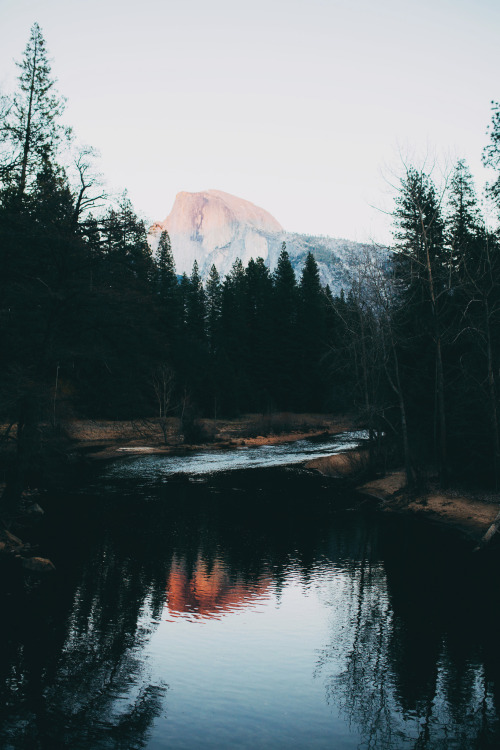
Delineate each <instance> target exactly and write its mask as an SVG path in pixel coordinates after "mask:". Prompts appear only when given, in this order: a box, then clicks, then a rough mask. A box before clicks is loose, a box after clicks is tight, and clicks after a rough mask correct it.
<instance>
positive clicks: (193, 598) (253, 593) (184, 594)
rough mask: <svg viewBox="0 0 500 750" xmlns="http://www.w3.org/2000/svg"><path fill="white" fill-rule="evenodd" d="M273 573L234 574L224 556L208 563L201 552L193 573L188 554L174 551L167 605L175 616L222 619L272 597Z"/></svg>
mask: <svg viewBox="0 0 500 750" xmlns="http://www.w3.org/2000/svg"><path fill="white" fill-rule="evenodd" d="M271 584H272V579H271V577H270V576H269V577H266V576H261V577H259V578H258V579H257V580H255V581H247V580H245V579H244V578H243V576H240V575H238V574H236V575H235V574H234V573H233V574H231V572H230V571H229V570H228V568H227V565H226V564H225V563H224V562H223V560H222V559H221V558H220V557H215V558H214V559H213V560H211V561H210V563H208V562H207V561H206V560H205V559H203V557H202V556H201V555H199V556H198V559H197V561H196V564H195V567H194V570H193V571H192V572H191V573H189V572H188V566H187V565H186V560H185V558H178V557H177V555H174V556H173V558H172V563H171V565H170V574H169V577H168V584H167V602H166V603H167V607H168V610H169V612H170V614H172V615H173V616H179V615H180V616H183V615H188V616H193V617H203V618H206V619H212V620H213V619H220V618H221V617H222V616H223V615H225V614H228V613H229V612H234V611H235V610H237V609H241V608H244V607H249V606H255V605H256V604H258V603H259V602H264V601H266V600H268V599H269V598H270V591H269V589H270V587H271Z"/></svg>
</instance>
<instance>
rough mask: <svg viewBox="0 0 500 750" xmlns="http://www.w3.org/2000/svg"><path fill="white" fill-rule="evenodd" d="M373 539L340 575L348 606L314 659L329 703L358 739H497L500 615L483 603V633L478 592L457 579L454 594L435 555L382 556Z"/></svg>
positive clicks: (446, 742)
mask: <svg viewBox="0 0 500 750" xmlns="http://www.w3.org/2000/svg"><path fill="white" fill-rule="evenodd" d="M373 541H374V540H373V538H370V537H369V536H368V537H367V538H366V540H365V550H364V554H363V555H361V557H360V563H359V566H358V567H357V568H356V569H355V570H353V571H351V573H350V575H349V576H348V577H347V578H345V579H343V586H344V587H345V588H347V589H348V591H347V592H346V591H343V592H342V593H341V595H342V597H343V600H344V602H348V604H347V608H346V610H345V613H344V617H343V619H342V620H341V621H339V620H338V618H337V620H336V622H335V625H334V632H333V634H332V640H331V643H330V644H328V646H327V647H326V648H325V649H324V650H323V652H322V653H321V655H320V658H319V660H318V664H317V670H316V676H317V677H319V676H320V675H322V676H323V678H324V679H325V687H326V699H327V702H328V703H329V704H331V705H332V706H333V707H336V708H337V709H338V710H339V712H340V714H341V715H343V717H344V718H346V719H347V720H348V722H349V724H350V725H351V727H352V728H353V729H356V730H357V731H359V733H360V735H361V738H362V739H361V743H360V748H370V749H372V748H373V749H374V750H375V749H376V750H390V749H391V748H394V749H395V750H398V749H400V748H401V749H402V748H414V749H415V750H417V748H418V749H420V750H423V749H424V748H427V749H428V750H434V748H440V749H441V748H442V749H443V750H446V749H447V748H450V750H451V748H454V750H455V749H456V750H459V749H460V750H471V749H472V748H497V747H498V746H499V741H500V732H499V721H498V713H497V707H496V705H495V699H496V693H497V691H498V683H499V676H500V675H499V671H498V659H497V658H496V655H495V651H494V650H493V646H494V643H493V640H492V638H491V635H492V634H493V632H497V628H498V617H496V618H495V613H494V612H491V611H490V612H489V617H490V619H489V621H488V626H487V629H488V630H490V633H489V634H486V637H485V632H484V620H483V619H482V618H483V617H484V616H485V615H486V613H485V612H484V611H483V612H482V611H481V606H480V603H479V601H478V600H479V597H478V596H477V592H476V596H473V598H472V600H471V598H470V595H471V594H472V592H471V591H470V590H469V591H467V592H464V590H463V588H461V598H460V599H458V598H457V594H458V590H455V589H454V587H453V585H452V584H451V583H450V581H451V579H450V578H448V576H447V575H446V574H443V575H440V574H439V572H438V573H436V570H438V571H439V568H438V569H436V568H435V564H440V561H437V560H431V561H428V562H427V563H426V562H425V561H423V560H422V555H421V554H420V556H419V557H418V558H417V563H416V564H415V561H413V565H412V564H411V562H410V561H409V557H408V559H407V560H406V563H408V564H405V560H404V557H403V558H401V557H397V558H396V557H395V558H394V559H393V560H392V561H391V560H390V559H389V562H386V564H385V565H382V564H381V563H380V562H377V559H376V557H375V558H374V557H372V556H371V554H370V547H371V543H372V542H373ZM458 580H460V578H459V579H458ZM453 581H457V576H456V571H455V572H454V574H453ZM459 588H460V587H459ZM464 594H465V597H464ZM339 595H340V594H339ZM471 607H472V609H471ZM483 609H484V608H483ZM478 618H479V619H478ZM492 618H493V619H492ZM481 623H483V625H481ZM490 649H491V651H490Z"/></svg>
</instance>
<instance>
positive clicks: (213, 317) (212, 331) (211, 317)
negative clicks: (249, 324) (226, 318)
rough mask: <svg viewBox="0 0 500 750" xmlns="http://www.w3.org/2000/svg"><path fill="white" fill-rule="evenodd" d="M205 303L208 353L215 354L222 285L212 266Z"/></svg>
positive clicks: (217, 273)
mask: <svg viewBox="0 0 500 750" xmlns="http://www.w3.org/2000/svg"><path fill="white" fill-rule="evenodd" d="M205 287H206V302H207V333H208V341H209V346H210V351H211V352H212V354H215V351H216V349H217V344H218V334H219V324H220V316H221V312H222V284H221V281H220V276H219V272H218V271H217V269H216V267H215V265H213V264H212V267H211V269H210V274H209V276H208V279H207V283H206V285H205Z"/></svg>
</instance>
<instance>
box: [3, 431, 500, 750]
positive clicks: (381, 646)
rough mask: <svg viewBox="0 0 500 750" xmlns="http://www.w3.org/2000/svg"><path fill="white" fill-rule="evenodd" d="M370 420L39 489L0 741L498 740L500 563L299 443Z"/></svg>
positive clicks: (328, 743) (17, 596)
mask: <svg viewBox="0 0 500 750" xmlns="http://www.w3.org/2000/svg"><path fill="white" fill-rule="evenodd" d="M359 437H360V436H359V435H358V436H356V435H354V436H353V435H345V436H343V437H342V438H341V439H339V440H336V441H333V442H328V443H323V444H321V443H317V442H310V441H300V444H299V443H297V444H294V445H289V446H288V447H283V446H279V447H278V446H276V447H272V448H269V447H267V448H260V449H251V450H250V449H249V450H247V451H245V450H243V451H241V450H239V451H232V452H225V453H223V454H222V453H220V452H219V453H217V454H216V453H215V452H214V453H213V454H209V453H206V452H205V453H203V454H198V455H196V456H192V455H191V456H189V457H182V456H177V457H168V456H140V457H133V458H132V457H127V458H125V459H123V460H120V461H115V462H113V463H110V464H108V465H106V466H104V467H99V468H98V469H95V470H93V471H91V472H89V473H88V474H87V476H83V477H80V478H79V479H78V481H75V482H74V484H73V486H72V488H71V491H69V490H68V489H67V488H66V489H65V490H64V491H60V492H59V493H56V492H54V493H53V495H52V496H50V497H47V498H46V499H45V501H46V508H47V517H48V520H47V522H46V524H45V526H44V528H43V529H42V530H41V532H40V543H41V545H42V547H43V549H44V550H50V553H51V557H52V559H53V560H54V562H55V564H56V567H57V573H56V574H55V575H53V576H52V577H48V578H46V579H43V580H42V581H40V582H38V581H36V580H35V579H33V581H31V582H29V585H28V586H27V588H25V589H24V590H23V591H19V590H10V589H9V588H8V587H7V588H5V590H2V601H3V606H2V610H3V611H2V617H1V618H0V638H1V643H2V649H1V650H0V691H1V694H0V712H1V714H0V715H1V722H0V747H1V748H2V750H7V749H9V750H10V749H14V750H17V749H18V748H19V749H20V748H22V749H23V750H24V749H26V750H28V749H29V750H38V749H42V748H43V750H46V749H47V750H48V749H49V748H50V750H56V749H59V748H68V750H70V749H71V750H79V749H80V748H81V749H82V750H84V749H85V750H87V749H91V750H94V749H95V750H100V749H101V748H103V749H104V748H113V749H114V748H116V749H118V748H120V749H122V750H129V749H132V748H147V750H164V749H165V750H166V749H167V748H168V749H169V750H177V749H178V750H191V749H193V750H194V749H195V748H196V749H201V748H207V750H208V749H209V748H210V749H213V750H215V749H216V748H217V749H218V750H221V749H225V748H227V749H228V750H229V749H231V750H232V749H233V748H241V749H247V748H252V750H253V749H254V748H262V749H263V750H264V749H269V750H276V748H283V749H285V748H287V749H289V748H290V749H295V748H297V749H298V748H303V749H304V750H306V749H307V750H309V748H311V749H314V748H318V749H321V750H322V749H323V748H325V749H326V748H329V749H330V748H335V749H336V750H347V749H348V748H367V749H368V748H370V749H372V750H386V749H389V748H394V749H395V750H399V749H401V750H404V749H405V748H415V749H416V748H430V749H433V748H463V749H464V750H469V749H470V748H498V747H499V746H500V727H499V720H498V718H499V713H498V712H499V701H500V657H499V655H498V647H497V643H498V632H499V625H500V616H499V595H498V586H497V585H496V581H495V582H494V585H492V582H491V577H492V575H493V576H495V571H496V572H498V565H497V563H496V562H495V560H494V559H490V558H488V561H487V565H486V562H485V561H483V560H481V559H480V558H476V557H473V556H472V554H471V552H470V550H469V549H468V548H467V546H466V545H465V544H464V543H462V542H459V541H458V540H455V539H454V538H453V537H452V536H448V535H446V534H445V533H444V532H441V531H437V530H435V529H432V528H430V527H428V526H426V525H422V526H420V525H419V524H417V523H415V522H412V523H410V522H408V521H406V520H404V519H394V518H392V519H391V518H385V517H383V518H381V517H380V516H378V515H376V514H373V513H372V512H363V511H360V510H359V508H358V504H357V502H356V498H355V497H354V496H351V495H350V494H349V493H348V492H346V491H345V490H342V489H340V488H339V487H338V486H337V484H336V483H335V481H334V480H329V479H327V478H325V477H322V476H320V475H318V474H315V473H312V472H309V471H307V470H304V469H303V468H302V466H301V465H300V463H298V465H297V463H296V462H299V461H303V460H304V458H311V457H313V455H314V456H316V455H325V454H327V453H328V452H330V453H331V452H334V451H335V450H341V449H342V448H343V447H345V445H346V444H351V443H352V441H353V440H354V441H355V440H356V439H358V438H359ZM272 456H274V459H273V458H272ZM299 456H300V459H299ZM246 460H247V461H248V463H246ZM202 467H204V468H202ZM495 566H496V567H495ZM492 571H493V572H492Z"/></svg>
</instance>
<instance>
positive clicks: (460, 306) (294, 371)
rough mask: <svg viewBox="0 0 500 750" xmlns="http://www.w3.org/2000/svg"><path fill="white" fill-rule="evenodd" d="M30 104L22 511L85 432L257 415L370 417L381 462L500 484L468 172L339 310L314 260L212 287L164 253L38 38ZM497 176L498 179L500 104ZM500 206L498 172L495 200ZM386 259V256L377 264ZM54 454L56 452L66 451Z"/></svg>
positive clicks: (10, 201)
mask: <svg viewBox="0 0 500 750" xmlns="http://www.w3.org/2000/svg"><path fill="white" fill-rule="evenodd" d="M19 70H20V74H19V79H18V87H17V91H16V92H15V93H14V95H13V96H11V97H8V96H4V97H3V98H1V99H0V114H1V125H0V335H1V342H2V347H1V352H2V367H1V368H0V423H1V424H2V425H3V428H2V437H1V440H2V443H3V445H4V447H5V446H7V445H12V444H14V445H15V451H14V452H11V455H12V456H13V458H12V460H11V461H10V463H9V466H8V468H7V469H6V476H7V480H8V484H7V487H8V491H7V492H6V493H5V494H4V499H3V502H4V504H5V505H8V504H9V503H11V502H15V498H16V497H17V496H19V493H20V492H21V491H22V490H23V488H24V487H25V486H26V484H27V483H28V482H29V477H30V475H33V472H34V471H36V472H38V473H39V474H40V472H41V466H42V464H43V462H44V461H45V458H44V456H45V453H46V452H47V451H50V450H51V449H52V448H51V446H53V445H54V444H55V442H57V439H59V438H60V437H61V435H62V431H61V426H62V425H64V422H65V421H67V420H69V419H74V418H84V417H85V418H108V419H140V418H156V419H159V420H162V419H165V417H168V416H177V417H179V418H180V419H181V420H182V430H183V433H184V436H185V439H186V441H189V440H191V439H196V437H197V436H196V429H197V421H196V420H197V418H198V417H200V416H205V417H219V416H235V415H238V414H241V413H244V412H251V411H253V412H256V411H258V412H263V413H269V412H272V411H277V410H279V411H297V412H309V411H316V412H318V411H329V412H346V411H350V412H354V413H356V414H358V415H359V419H360V423H364V424H365V425H366V426H367V428H368V429H369V432H370V437H371V443H372V459H373V462H374V464H375V463H376V462H378V465H380V466H386V465H387V464H388V463H398V462H399V463H400V464H402V463H404V465H405V468H406V473H407V479H408V482H409V483H415V482H417V481H418V480H419V478H420V477H421V476H422V474H423V473H424V471H426V470H427V469H428V467H429V466H432V467H434V468H435V470H436V471H437V472H438V474H439V477H440V480H441V482H442V483H443V484H444V483H447V482H449V481H450V479H451V478H452V477H456V478H460V479H465V478H467V479H471V480H473V481H475V482H478V481H480V482H482V483H486V484H490V485H495V486H497V485H498V481H499V476H500V432H499V416H498V394H497V387H498V385H497V380H498V378H499V375H500V372H499V365H500V254H499V242H500V235H499V234H498V232H494V231H491V230H490V229H488V228H487V226H486V224H485V221H484V219H483V218H482V215H481V209H480V201H479V200H478V198H477V196H476V193H475V190H474V185H473V179H472V177H471V175H470V173H469V170H468V168H467V166H466V164H465V163H464V162H463V161H460V162H459V163H458V164H457V165H456V167H455V169H454V171H453V173H452V174H451V175H450V177H449V179H448V181H447V184H446V185H445V186H444V188H443V189H439V190H438V189H437V187H436V186H435V185H434V184H433V181H432V177H431V175H430V174H427V173H425V171H422V170H419V169H416V168H414V167H413V166H405V167H404V170H403V176H402V177H401V179H400V183H399V186H398V191H397V195H396V199H395V208H394V242H393V246H392V247H391V248H390V250H389V251H388V254H387V260H386V262H385V263H384V264H382V265H380V263H379V262H376V261H375V260H374V258H375V255H374V256H373V257H370V256H367V257H360V258H359V263H358V272H357V273H356V274H355V275H354V276H353V278H352V284H351V287H350V288H349V289H346V290H345V292H343V293H342V294H341V295H340V296H339V297H334V296H332V294H331V292H330V290H329V289H328V288H323V287H322V286H321V284H320V280H319V274H318V269H317V266H316V262H315V260H314V258H313V256H312V255H309V256H308V258H307V261H306V264H305V266H304V269H303V271H302V273H301V276H300V278H296V276H295V274H294V271H293V269H292V266H291V263H290V260H289V258H288V254H287V251H286V247H285V246H284V247H283V249H282V252H281V255H280V258H279V262H278V265H277V267H276V268H275V269H274V271H272V272H271V271H270V269H269V268H268V267H267V266H266V265H265V263H264V261H263V260H262V259H261V258H256V259H255V260H251V261H250V262H249V263H248V265H247V267H246V268H244V267H243V265H242V263H241V262H236V263H235V264H234V266H233V269H232V271H231V273H230V274H228V275H227V276H226V277H225V278H224V279H221V278H219V275H218V273H217V270H216V269H215V267H212V270H211V273H210V276H209V278H208V280H207V281H206V283H205V284H203V283H202V280H201V278H200V274H199V269H198V267H197V265H196V263H195V265H194V267H193V269H192V273H191V275H190V276H187V275H186V274H184V275H183V276H182V277H181V278H179V277H178V276H177V274H176V269H175V262H174V258H173V254H172V249H171V247H170V241H169V237H168V234H167V233H166V232H164V233H163V235H162V237H161V240H160V245H159V248H158V252H157V253H156V254H155V256H153V255H152V253H151V251H150V248H149V245H148V241H147V227H146V226H145V224H144V222H143V221H141V220H140V219H139V218H138V216H137V215H136V213H135V212H134V209H133V206H132V205H131V202H130V201H129V199H128V198H127V196H126V194H125V195H123V196H122V197H121V198H120V199H118V200H113V199H111V198H109V197H108V196H106V195H105V194H104V193H103V190H102V187H101V183H100V179H99V175H98V172H97V168H96V166H95V158H94V155H93V152H92V150H91V149H89V148H80V149H78V147H77V146H76V145H75V140H74V137H73V135H72V133H71V131H69V130H68V129H67V128H65V127H64V126H63V124H62V115H63V111H64V99H63V98H62V97H61V96H59V94H58V93H57V91H56V86H55V81H54V79H53V77H52V73H51V69H50V65H49V62H48V57H47V52H46V48H45V42H44V39H43V36H42V33H41V30H40V28H39V27H38V25H36V24H35V25H34V26H33V28H32V30H31V36H30V39H29V42H28V45H27V47H26V49H25V52H24V55H23V57H22V60H21V62H20V63H19ZM489 135H490V142H489V145H488V146H487V147H486V149H485V152H484V161H485V164H486V165H487V166H489V167H491V168H492V170H496V172H497V174H499V175H500V105H498V104H494V105H493V121H492V126H491V128H490V132H489ZM489 200H490V201H491V202H492V204H493V205H495V206H496V207H497V210H498V209H500V176H499V177H498V178H497V180H496V181H495V182H494V183H493V184H492V185H491V186H490V187H489ZM377 257H380V254H377ZM54 441H55V442H54Z"/></svg>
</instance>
